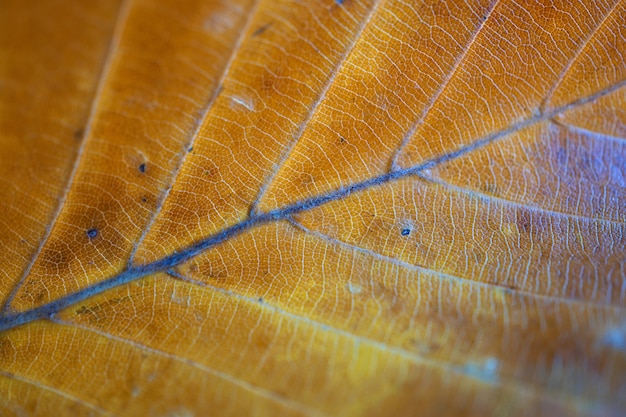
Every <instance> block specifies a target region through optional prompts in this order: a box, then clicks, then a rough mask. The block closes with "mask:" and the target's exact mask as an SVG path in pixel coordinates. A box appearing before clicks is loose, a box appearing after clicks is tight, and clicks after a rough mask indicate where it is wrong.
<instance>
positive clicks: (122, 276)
mask: <svg viewBox="0 0 626 417" xmlns="http://www.w3.org/2000/svg"><path fill="white" fill-rule="evenodd" d="M625 85H626V80H624V81H621V82H619V83H617V84H615V85H613V86H610V87H609V88H606V89H604V90H602V91H600V92H598V93H596V94H593V95H591V96H589V97H586V98H583V99H580V100H578V101H575V102H573V103H570V104H568V105H565V106H563V107H560V108H557V109H554V110H552V111H549V112H545V113H543V114H539V115H536V116H533V117H531V118H528V119H526V120H524V121H521V122H519V123H517V124H515V125H513V126H510V127H508V128H506V129H504V130H501V131H498V132H495V133H492V134H491V135H488V136H485V137H483V138H481V139H479V140H477V141H475V142H473V143H471V144H469V145H467V146H464V147H461V148H459V149H456V150H453V151H451V152H448V153H446V154H444V155H441V156H439V157H436V158H433V159H431V160H429V161H426V162H424V163H422V164H420V165H416V166H413V167H410V168H405V169H395V170H392V171H390V172H388V173H386V174H383V175H380V176H378V177H373V178H370V179H367V180H364V181H361V182H357V183H355V184H352V185H350V186H347V187H343V188H340V189H338V190H335V191H333V192H330V193H327V194H324V195H320V196H316V197H312V198H309V199H306V200H302V201H299V202H296V203H293V204H291V205H288V206H285V207H282V208H279V209H275V210H272V211H269V212H264V213H251V214H250V215H249V217H248V218H247V219H245V220H243V221H241V222H239V223H237V224H235V225H232V226H230V227H227V228H226V229H224V230H222V231H221V232H219V233H216V234H214V235H212V236H209V237H207V238H205V239H204V240H201V241H199V242H198V243H196V244H194V245H191V246H190V247H188V248H186V249H184V250H182V251H180V252H176V253H173V254H171V255H169V256H167V257H165V258H162V259H160V260H158V261H155V262H152V263H149V264H146V265H139V266H130V267H128V268H127V269H126V270H124V271H122V272H120V273H119V274H117V275H114V276H113V277H111V278H108V279H106V280H104V281H100V282H97V283H95V284H93V285H90V286H89V287H86V288H84V289H81V290H79V291H76V292H74V293H71V294H68V295H65V296H64V297H61V298H58V299H56V300H54V301H51V302H49V303H47V304H44V305H42V306H40V307H36V308H33V309H31V310H28V311H24V312H19V313H9V314H5V315H4V316H3V317H0V332H1V331H5V330H9V329H12V328H15V327H18V326H21V325H24V324H27V323H30V322H32V321H35V320H39V319H45V318H51V317H53V316H54V315H55V314H56V313H58V312H60V311H61V310H63V309H65V308H67V307H69V306H71V305H73V304H76V303H78V302H81V301H83V300H85V299H87V298H89V297H91V296H94V295H97V294H101V293H103V292H105V291H107V290H109V289H112V288H115V287H119V286H121V285H124V284H126V283H129V282H132V281H135V280H138V279H140V278H143V277H145V276H148V275H151V274H154V273H157V272H162V271H167V270H168V269H170V268H173V267H175V266H177V265H180V264H182V263H184V262H186V261H187V260H189V259H191V258H193V257H194V256H196V255H198V254H200V253H202V252H204V251H206V250H208V249H209V248H211V247H213V246H216V245H218V244H220V243H222V242H224V241H226V240H228V239H230V238H232V237H234V236H236V235H239V234H241V233H243V232H245V231H247V230H250V229H251V228H253V227H255V226H258V225H261V224H264V223H269V222H274V221H280V220H289V219H291V217H292V216H293V215H294V214H297V213H300V212H303V211H307V210H311V209H314V208H317V207H320V206H322V205H324V204H326V203H330V202H332V201H337V200H340V199H343V198H345V197H347V196H348V195H350V194H352V193H354V192H359V191H364V190H367V189H369V188H372V187H376V186H380V185H384V184H387V183H390V182H392V181H396V180H400V179H403V178H407V177H410V176H414V175H416V174H419V173H420V172H421V171H424V170H427V169H432V168H434V167H435V166H437V165H439V164H442V163H444V162H447V161H450V160H453V159H456V158H459V157H461V156H463V155H465V154H468V153H470V152H472V151H474V150H476V149H478V148H481V147H483V146H486V145H488V144H490V143H492V142H495V141H497V140H500V139H503V138H505V137H507V136H509V135H511V134H513V133H515V132H517V131H520V130H522V129H524V128H526V127H529V126H532V125H534V124H537V123H541V122H546V121H550V120H551V119H553V118H554V117H555V116H557V115H558V114H560V113H563V112H565V111H567V110H569V109H571V108H574V107H577V106H581V105H584V104H587V103H590V102H593V101H595V100H597V99H599V98H601V97H603V96H606V95H608V94H611V93H613V92H614V91H616V90H618V89H620V88H622V87H623V86H625Z"/></svg>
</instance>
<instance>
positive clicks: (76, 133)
mask: <svg viewBox="0 0 626 417" xmlns="http://www.w3.org/2000/svg"><path fill="white" fill-rule="evenodd" d="M84 134H85V129H83V128H82V127H81V128H80V129H76V130H75V131H74V139H76V140H81V139H82V138H83V135H84Z"/></svg>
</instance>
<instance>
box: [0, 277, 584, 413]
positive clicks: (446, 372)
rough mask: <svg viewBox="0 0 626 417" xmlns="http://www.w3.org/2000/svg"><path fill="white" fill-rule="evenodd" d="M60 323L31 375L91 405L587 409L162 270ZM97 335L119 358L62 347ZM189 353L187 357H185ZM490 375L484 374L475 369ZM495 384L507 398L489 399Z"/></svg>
mask: <svg viewBox="0 0 626 417" xmlns="http://www.w3.org/2000/svg"><path fill="white" fill-rule="evenodd" d="M131 317H132V318H131ZM165 317H167V318H165ZM120 318H121V320H120ZM55 323H56V324H51V325H45V326H40V327H37V328H36V329H33V330H32V331H33V332H36V333H35V334H31V335H29V339H30V340H29V346H32V349H46V346H49V348H47V349H48V350H47V351H46V352H47V356H48V357H54V358H58V359H57V361H56V362H57V363H58V362H61V363H60V364H59V365H60V366H54V365H50V364H48V362H46V363H44V364H41V365H40V364H36V365H38V366H36V367H33V369H35V370H34V371H33V374H36V375H37V378H38V379H40V380H43V381H45V383H46V384H55V386H59V385H58V384H63V385H61V386H62V387H63V389H64V390H65V391H67V392H69V393H70V394H71V393H72V392H76V393H80V395H81V396H82V398H84V399H85V401H89V402H92V403H93V405H94V406H104V405H105V403H104V400H103V399H104V398H115V399H116V400H115V401H108V402H107V403H106V407H107V409H108V410H111V411H112V412H114V413H119V412H124V413H127V414H132V412H130V411H131V410H132V409H133V407H137V408H136V409H137V410H150V411H157V410H158V411H159V412H164V411H165V412H170V413H175V412H179V413H180V412H183V410H194V412H197V413H206V412H209V411H210V410H212V409H215V408H214V407H217V406H219V407H220V410H221V411H220V414H221V413H222V412H223V413H224V414H226V415H228V414H233V415H237V413H242V412H243V413H247V412H250V411H251V410H255V412H258V413H260V414H267V415H272V414H271V413H278V414H284V415H299V414H306V415H353V414H368V412H371V413H373V412H374V410H376V409H377V408H378V409H379V410H384V409H386V404H390V405H391V407H392V408H395V409H396V410H397V412H399V413H400V414H405V415H410V414H411V412H413V411H414V405H411V404H414V403H415V401H420V402H422V401H423V402H425V403H426V408H425V409H424V410H425V411H428V412H433V411H437V409H438V408H440V407H441V405H428V404H429V403H431V400H432V399H433V398H434V399H436V401H435V402H432V403H431V404H443V403H444V401H445V398H444V393H447V395H454V396H455V397H456V398H457V399H458V401H456V405H455V408H456V409H457V410H458V411H459V412H468V411H470V412H471V411H472V410H474V411H475V412H479V410H487V411H488V410H496V409H498V408H499V407H506V406H507V404H508V406H514V405H515V404H516V402H517V401H520V402H522V401H523V402H525V404H526V409H527V410H528V413H529V414H528V415H532V414H531V413H532V412H543V411H547V410H552V411H554V412H556V413H557V414H556V415H570V414H573V415H576V414H577V413H581V412H582V411H584V410H588V409H589V408H590V407H589V405H587V404H584V402H583V401H581V400H580V399H578V400H572V402H571V403H570V404H569V405H568V406H567V407H564V406H562V405H558V402H556V401H554V400H553V399H551V398H549V397H548V396H544V395H543V394H541V393H540V392H535V391H534V390H533V389H524V388H523V387H521V388H520V387H519V386H518V385H517V384H515V383H513V384H509V383H507V382H504V383H495V382H496V381H495V380H492V378H495V377H494V376H493V375H492V372H493V371H494V369H493V368H494V365H493V364H492V362H490V361H489V359H488V360H487V362H486V363H481V362H477V363H475V364H472V363H469V364H467V365H465V366H460V367H459V369H458V370H454V371H452V373H451V370H450V369H449V368H451V367H450V366H447V365H445V364H444V365H443V366H442V365H441V364H439V363H437V362H433V361H430V360H425V359H422V358H421V357H420V356H419V355H414V354H412V353H410V352H405V351H403V350H402V349H394V348H393V347H388V346H385V345H382V344H379V343H376V342H373V341H371V340H368V339H366V338H361V337H358V336H354V335H351V334H350V333H346V332H344V331H341V330H338V329H334V328H333V327H329V326H325V325H323V324H321V323H317V322H315V321H312V320H310V319H307V318H306V317H301V316H298V315H295V314H291V313H288V312H285V311H283V310H281V309H279V308H276V307H275V306H272V305H267V304H266V303H265V300H264V299H263V300H258V299H256V298H248V297H243V296H238V295H235V294H232V293H230V292H224V291H216V290H214V289H212V288H209V287H204V286H199V285H195V284H191V283H187V282H181V281H177V280H172V279H171V278H167V277H165V276H159V277H155V278H150V279H146V280H144V281H141V282H139V283H137V284H131V285H130V286H129V287H127V288H125V289H119V290H115V291H114V292H113V293H110V294H108V295H106V296H100V297H97V298H96V299H94V300H91V301H89V302H87V303H85V304H82V305H80V306H76V307H75V308H72V310H71V311H67V312H66V313H64V314H63V315H61V317H59V318H58V319H55ZM173 324H175V326H173ZM17 331H20V330H17ZM22 332H24V331H23V330H22ZM13 336H14V338H15V339H17V340H23V339H25V335H22V336H21V337H19V336H18V335H17V334H16V335H13ZM94 343H95V344H96V345H97V346H98V349H99V350H101V351H98V352H95V353H96V357H103V358H108V357H109V356H110V355H114V356H115V357H116V358H117V360H116V361H115V362H113V363H112V364H110V363H109V360H108V359H105V360H106V362H103V363H98V362H97V361H94V359H93V353H92V352H89V353H87V352H86V353H85V354H83V355H79V356H78V357H74V358H72V359H70V358H67V356H66V354H65V352H63V349H67V348H71V347H72V346H75V345H76V344H79V345H92V344H94ZM22 349H25V348H22ZM182 352H184V357H182V358H179V357H177V356H176V355H179V354H181V353H182ZM63 358H66V359H63ZM20 362H21V361H20V358H18V360H17V361H15V362H13V363H14V364H13V365H8V367H9V368H12V367H18V368H19V367H20ZM105 364H106V366H105ZM5 366H6V365H5ZM85 366H88V369H89V371H88V372H85V371H83V372H82V374H85V373H86V374H91V375H94V373H95V374H96V375H99V374H100V373H102V372H106V375H104V374H102V375H99V376H100V378H98V380H100V379H104V380H105V381H106V382H105V383H104V384H103V383H102V382H99V383H97V384H96V383H95V381H94V382H92V383H90V384H89V386H88V387H87V388H85V387H84V386H82V385H83V384H85V383H86V381H82V380H81V379H80V377H79V379H77V380H76V379H75V380H74V381H73V382H72V383H68V380H67V378H66V376H65V373H66V372H67V373H72V374H73V373H74V372H76V371H75V370H76V369H77V368H79V369H80V368H84V367H85ZM111 366H115V368H111ZM496 367H497V366H496ZM105 369H106V371H105ZM155 369H157V370H158V374H154V372H155ZM78 374H79V375H80V374H81V373H78ZM467 374H470V376H468V375H467ZM481 374H484V375H483V377H484V380H480V379H479V380H475V379H474V378H475V377H476V375H481ZM106 376H108V377H106ZM157 381H158V382H157ZM191 387H194V388H193V389H192V390H191ZM188 390H189V391H191V392H189V391H188ZM107 391H109V394H108V395H107ZM492 395H497V396H498V397H499V400H498V401H493V400H492V399H490V398H491V396H492ZM242 397H243V398H246V401H242V400H241V398H242ZM148 401H149V404H142V403H143V402H148ZM187 407H188V408H187ZM231 410H232V412H231ZM581 414H582V413H581ZM239 415H241V414H239ZM373 415H375V413H373Z"/></svg>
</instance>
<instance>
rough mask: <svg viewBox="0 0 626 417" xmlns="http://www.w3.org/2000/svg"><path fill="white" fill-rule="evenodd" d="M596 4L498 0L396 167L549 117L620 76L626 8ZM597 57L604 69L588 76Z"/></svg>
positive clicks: (622, 66)
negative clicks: (490, 19)
mask: <svg viewBox="0 0 626 417" xmlns="http://www.w3.org/2000/svg"><path fill="white" fill-rule="evenodd" d="M594 5H595V6H596V7H594V8H593V9H589V8H588V7H586V5H584V4H582V3H578V2H567V4H566V2H562V3H560V4H559V5H558V6H556V5H555V4H554V3H553V2H545V4H541V3H539V2H533V3H523V4H522V3H508V2H504V3H501V4H500V7H499V8H498V9H496V10H495V11H494V13H493V14H492V17H491V18H492V21H491V24H488V25H485V30H483V32H482V34H481V35H482V36H480V37H478V38H477V39H476V41H475V42H474V44H473V48H472V52H471V53H470V54H468V56H467V58H466V65H464V66H463V67H462V68H460V69H459V71H458V74H457V75H456V76H455V77H454V79H452V80H451V81H450V83H449V84H448V85H447V86H446V91H445V92H444V94H442V96H441V97H440V98H439V100H438V101H437V103H436V104H435V105H434V106H433V107H432V109H431V111H430V113H429V114H428V116H427V117H426V118H425V119H424V121H423V123H422V124H421V125H420V126H419V127H418V128H417V130H416V132H415V134H414V135H413V137H412V138H411V139H410V140H409V142H408V144H407V146H406V148H405V150H404V153H403V154H402V155H401V156H400V158H399V164H400V165H401V166H403V167H408V166H412V165H415V164H418V163H420V162H423V161H425V160H428V159H431V158H436V157H440V156H442V155H446V154H449V153H451V152H454V151H455V150H458V149H459V148H463V147H464V146H470V145H471V144H472V143H476V141H477V139H480V138H486V137H489V136H491V135H494V134H497V132H499V131H503V130H507V128H510V127H511V126H515V125H516V124H519V123H522V122H523V120H525V119H530V118H541V117H544V118H549V117H551V113H550V112H551V111H554V110H555V109H559V108H561V107H563V106H567V105H570V104H572V103H574V102H575V101H577V100H580V99H584V98H587V97H591V96H594V95H595V94H597V93H598V92H600V91H604V90H606V89H609V88H611V86H613V85H614V84H615V83H617V82H620V81H623V80H624V73H623V72H624V68H626V66H625V65H624V58H623V54H621V53H616V51H617V50H620V51H621V50H623V48H624V45H623V42H624V41H625V38H624V36H623V34H621V33H620V32H621V31H622V30H623V28H620V29H618V28H617V26H618V25H620V23H618V22H623V20H624V5H623V3H622V2H619V3H618V2H611V3H610V4H607V3H596V4H594ZM613 31H615V32H613ZM609 34H610V35H609ZM607 36H611V38H612V40H615V42H610V43H608V45H609V49H610V50H607V49H605V48H604V45H605V44H606V43H605V42H606V40H607V39H606V37H607ZM618 38H619V39H618ZM598 62H602V63H603V69H602V70H600V71H599V72H598V74H597V75H598V77H594V76H591V74H590V73H591V72H592V71H595V69H593V67H591V65H597V63H598ZM581 84H584V85H585V88H582V86H581ZM555 88H556V91H555ZM553 95H554V99H553ZM546 103H550V104H551V106H550V107H545V105H546Z"/></svg>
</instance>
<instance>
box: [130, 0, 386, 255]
mask: <svg viewBox="0 0 626 417" xmlns="http://www.w3.org/2000/svg"><path fill="white" fill-rule="evenodd" d="M379 3H380V2H379ZM376 6H378V4H375V3H374V2H372V1H366V2H346V3H345V6H342V7H338V6H337V5H336V4H335V3H334V2H306V3H302V4H293V3H292V2H291V1H276V0H267V1H261V2H260V4H259V5H258V9H256V12H255V13H254V14H253V15H252V16H251V17H250V19H251V22H250V24H249V28H248V31H247V32H246V33H244V34H243V39H242V44H241V46H240V48H239V49H238V51H237V52H236V54H235V55H234V57H233V62H232V65H231V67H230V69H229V71H228V73H226V74H225V78H224V81H223V83H222V90H221V92H220V95H219V97H218V98H217V99H216V101H215V104H214V105H213V106H212V107H211V108H210V109H209V112H208V113H207V115H206V118H205V120H204V122H203V123H202V126H201V128H200V131H199V133H198V138H197V139H196V142H195V144H194V147H193V151H192V152H191V153H190V154H189V156H188V157H187V159H186V161H185V164H184V165H183V167H182V169H181V172H180V175H179V177H178V180H177V181H176V183H175V184H174V187H173V189H172V192H171V193H170V195H169V198H168V199H167V200H166V201H165V203H164V205H163V209H162V212H161V214H160V215H159V217H158V218H157V219H156V221H155V224H154V226H153V227H152V229H151V230H150V232H149V233H148V236H147V237H146V240H145V241H144V243H143V245H142V246H141V247H140V248H139V250H138V253H137V262H138V263H147V262H149V261H154V260H156V259H159V258H160V257H163V256H164V255H167V254H169V253H172V252H173V251H176V250H180V249H181V248H184V247H186V246H189V245H190V244H191V243H194V242H197V241H198V240H201V239H202V238H204V237H207V236H209V235H211V234H213V233H215V232H217V231H219V230H221V229H223V228H224V227H226V226H229V225H232V224H234V223H237V222H238V221H241V220H242V219H244V218H245V217H246V216H247V215H248V213H249V212H250V211H251V206H253V205H254V202H255V200H256V199H257V198H259V196H260V194H262V193H263V191H262V190H263V187H264V183H265V182H267V181H271V179H272V173H271V171H272V169H274V168H273V167H274V165H275V164H278V163H279V161H280V160H281V155H282V156H284V157H287V156H288V154H287V150H286V149H288V148H289V146H290V145H291V144H292V143H293V142H294V141H296V140H297V139H298V138H299V136H300V135H301V130H302V129H304V128H306V127H307V126H308V120H309V118H310V117H311V113H312V112H314V111H315V109H316V108H317V106H318V104H317V103H318V101H320V100H321V99H322V97H323V96H324V95H325V94H326V93H325V90H326V89H327V88H329V87H330V86H331V85H335V84H334V83H333V81H334V80H335V79H336V77H337V72H338V71H340V69H341V63H342V62H343V61H344V60H345V59H346V55H348V54H349V52H350V50H351V48H354V43H355V42H357V40H358V39H359V34H360V33H361V32H362V31H363V30H365V27H366V26H367V24H368V20H369V19H371V18H372V14H373V13H375V11H374V9H375V7H376ZM379 7H380V6H379ZM253 210H254V208H253Z"/></svg>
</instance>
